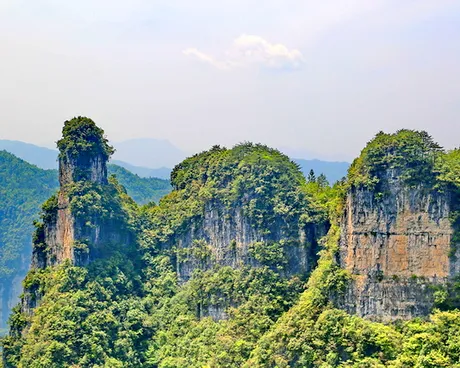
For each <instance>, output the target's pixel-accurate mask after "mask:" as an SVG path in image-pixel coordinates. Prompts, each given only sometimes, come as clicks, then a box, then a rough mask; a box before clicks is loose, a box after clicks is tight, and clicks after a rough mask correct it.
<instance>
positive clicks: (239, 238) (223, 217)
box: [162, 204, 327, 281]
mask: <svg viewBox="0 0 460 368" xmlns="http://www.w3.org/2000/svg"><path fill="white" fill-rule="evenodd" d="M289 225H291V227H294V226H297V229H296V231H294V232H290V231H286V230H287V229H288V228H289ZM272 227H273V229H274V231H273V232H270V233H268V234H267V233H266V232H264V231H260V230H258V229H257V228H256V227H255V226H254V225H253V224H252V223H251V221H250V219H249V218H248V217H247V216H245V215H244V211H243V209H242V208H241V207H237V208H233V209H231V210H227V209H225V208H224V207H223V206H222V207H218V206H217V205H216V204H208V205H206V208H205V213H204V218H203V219H199V220H197V221H194V222H193V223H192V224H191V225H190V226H189V228H188V229H187V231H185V232H184V233H181V234H180V235H176V236H173V238H172V239H171V240H169V241H168V242H167V243H164V244H163V245H162V246H163V247H164V248H171V247H176V248H177V250H178V252H177V254H178V255H177V260H176V265H177V273H178V275H179V279H180V280H181V281H187V280H189V279H190V277H191V275H192V273H193V271H194V270H195V269H198V268H200V269H203V268H204V269H210V268H212V267H213V266H214V265H220V266H230V267H232V268H234V269H236V268H241V267H242V266H253V267H257V266H260V262H259V261H258V260H257V259H256V258H255V256H254V254H253V253H252V251H251V247H255V246H257V244H258V243H260V244H261V246H264V245H266V244H275V243H276V245H275V246H276V247H279V248H281V249H282V253H283V258H284V262H286V266H285V267H284V269H285V271H284V274H285V275H286V276H292V275H296V274H300V275H301V274H306V273H308V272H310V270H311V268H312V267H313V266H314V264H315V262H316V253H317V252H318V240H319V239H320V237H321V236H323V235H325V233H326V231H327V225H326V224H318V225H313V224H311V225H309V226H305V227H304V228H301V227H299V226H298V225H297V224H296V223H295V221H293V222H292V223H291V224H287V223H286V222H285V221H284V220H283V218H282V217H280V218H278V219H277V220H276V221H275V223H273V224H272ZM198 248H200V249H198ZM194 249H196V250H197V251H196V252H194V251H193V250H194ZM184 251H185V252H184ZM184 253H185V254H184ZM194 253H195V254H196V253H200V255H199V256H196V255H194ZM181 254H184V255H183V256H181Z"/></svg>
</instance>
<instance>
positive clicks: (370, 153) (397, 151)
mask: <svg viewBox="0 0 460 368" xmlns="http://www.w3.org/2000/svg"><path fill="white" fill-rule="evenodd" d="M441 152H442V148H441V147H440V146H439V145H438V144H437V143H436V142H434V141H433V138H432V137H431V136H430V135H428V133H426V132H424V131H415V130H406V129H403V130H399V131H397V132H396V133H394V134H386V133H383V132H380V133H378V134H377V135H376V136H375V138H374V139H373V140H371V141H370V142H369V143H368V144H367V146H366V147H365V148H364V149H363V150H362V152H361V155H360V156H359V157H358V158H357V159H355V160H354V161H353V163H352V165H351V167H350V169H349V172H348V180H349V183H350V184H351V185H354V186H360V185H364V186H367V187H370V188H373V187H375V186H376V185H377V184H382V182H384V181H386V180H388V177H387V176H388V175H389V174H388V173H389V171H393V172H394V174H393V175H394V176H397V177H399V178H400V179H401V180H403V181H404V182H406V183H407V184H408V185H410V186H412V185H417V184H419V183H428V184H431V185H433V181H434V180H435V174H434V166H435V162H436V159H437V157H438V155H439V154H440V153H441Z"/></svg>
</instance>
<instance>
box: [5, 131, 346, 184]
mask: <svg viewBox="0 0 460 368" xmlns="http://www.w3.org/2000/svg"><path fill="white" fill-rule="evenodd" d="M115 148H116V149H117V152H116V153H115V155H114V157H115V159H114V160H111V163H112V164H115V165H117V166H121V167H123V168H125V169H127V170H128V171H130V172H132V173H134V174H136V175H138V176H140V177H141V178H150V177H151V178H160V179H165V180H169V176H170V173H171V168H172V167H174V166H175V165H176V164H178V163H179V162H181V161H182V160H183V159H184V158H185V156H186V154H185V153H184V152H183V151H181V150H180V149H178V148H176V147H175V146H173V145H172V144H171V143H169V142H168V141H163V140H156V139H151V138H141V139H133V140H129V141H124V142H119V143H117V144H115ZM130 149H132V152H131V153H129V152H128V151H129V150H130ZM161 149H164V151H161ZM0 150H6V151H8V152H10V153H12V154H14V155H15V156H17V157H19V158H21V159H23V160H24V161H27V162H29V163H31V164H34V165H36V166H38V167H40V168H42V169H56V168H57V154H58V152H57V151H56V150H52V149H49V148H45V147H40V146H37V145H34V144H30V143H25V142H21V141H10V140H0ZM168 155H170V156H168ZM159 157H161V160H160V159H159ZM293 161H294V162H295V163H297V164H298V165H299V166H300V169H301V171H302V172H303V174H304V175H305V176H308V174H309V172H310V170H313V171H314V172H315V174H316V176H318V175H320V174H324V175H326V177H327V179H328V180H329V181H330V182H331V183H334V182H336V181H338V180H340V179H342V178H343V177H344V176H346V175H347V171H348V168H349V166H350V163H348V162H333V161H322V160H317V159H314V160H306V159H298V158H294V159H293ZM153 167H158V168H153Z"/></svg>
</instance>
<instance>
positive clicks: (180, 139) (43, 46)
mask: <svg viewBox="0 0 460 368" xmlns="http://www.w3.org/2000/svg"><path fill="white" fill-rule="evenodd" d="M459 40H460V1H458V0H404V1H401V0H321V1H318V0H313V1H312V0H297V1H294V0H264V1H262V0H257V1H256V0H244V1H243V0H220V1H215V0H195V1H191V0H182V1H179V0H129V1H128V0H125V1H121V0H79V1H62V0H0V107H1V108H0V139H14V140H22V141H26V142H30V143H35V144H39V145H46V146H52V145H53V142H54V141H56V140H57V139H58V138H59V136H60V132H61V128H62V125H63V122H64V121H65V120H67V119H70V118H72V117H73V116H78V115H84V116H88V117H91V118H92V119H93V120H94V121H95V122H96V123H97V124H98V125H100V126H101V127H102V128H103V129H104V130H105V132H106V134H107V136H108V138H109V139H110V140H111V141H114V142H117V141H123V140H126V139H131V138H140V137H142V138H146V137H150V138H157V139H166V140H169V141H170V142H172V143H173V144H174V145H176V146H178V147H180V148H181V149H183V150H185V151H187V152H190V153H194V152H198V151H202V150H204V149H207V148H209V147H211V146H213V145H215V144H221V145H224V146H232V145H233V144H236V143H239V142H243V141H254V142H260V143H264V144H267V145H270V146H273V147H276V148H279V149H281V150H283V151H284V152H286V153H288V154H290V155H291V156H294V157H299V158H320V159H326V160H351V159H352V158H353V157H355V156H356V155H358V154H359V152H360V150H361V149H362V148H363V147H364V145H365V144H366V142H368V141H369V140H370V139H372V137H373V136H374V135H375V134H376V133H377V132H379V131H382V130H383V131H386V132H394V131H396V130H398V129H401V128H408V129H419V130H427V131H428V132H429V133H430V134H431V135H432V136H433V137H434V138H435V140H437V141H438V142H439V143H440V144H441V145H443V146H444V147H446V148H454V147H457V146H458V145H459V142H460V41H459Z"/></svg>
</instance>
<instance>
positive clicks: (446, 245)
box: [339, 171, 460, 320]
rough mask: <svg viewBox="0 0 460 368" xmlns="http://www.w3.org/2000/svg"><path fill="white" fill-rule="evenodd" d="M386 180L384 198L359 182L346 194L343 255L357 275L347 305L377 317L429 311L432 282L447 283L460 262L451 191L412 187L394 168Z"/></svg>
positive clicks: (343, 262) (403, 316)
mask: <svg viewBox="0 0 460 368" xmlns="http://www.w3.org/2000/svg"><path fill="white" fill-rule="evenodd" d="M385 182H386V185H385V187H384V188H383V190H384V192H383V195H382V196H381V197H380V198H377V197H376V194H375V191H373V190H369V189H366V188H356V187H353V188H352V189H351V190H350V192H349V193H348V195H347V199H346V208H345V213H344V216H343V220H342V228H341V239H340V257H339V258H340V263H341V265H342V267H344V268H345V269H347V270H348V271H349V272H350V273H351V275H352V281H351V284H350V287H349V288H348V290H347V292H346V294H345V298H344V301H343V306H344V308H345V309H346V310H347V311H349V312H350V313H355V314H357V315H359V316H362V317H366V318H370V319H377V320H395V319H409V318H412V317H416V316H422V315H427V314H428V313H429V311H430V309H431V308H432V306H433V302H434V299H433V293H434V290H433V287H432V286H433V285H444V284H446V283H447V282H448V280H449V279H450V278H452V277H453V276H454V275H456V274H457V273H458V272H459V267H460V262H458V261H456V259H458V257H457V255H458V254H455V253H456V252H457V251H456V247H455V245H454V244H452V239H453V233H454V229H453V228H452V224H451V221H450V219H449V216H450V214H451V211H452V209H451V202H452V201H451V199H452V198H451V193H449V192H438V191H435V190H433V189H431V188H428V187H426V186H423V185H422V184H421V185H419V186H417V187H409V186H407V185H405V184H404V183H403V182H402V180H400V178H399V174H398V172H394V171H393V172H391V171H389V172H388V173H387V177H386V178H385ZM457 253H458V252H457Z"/></svg>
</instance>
